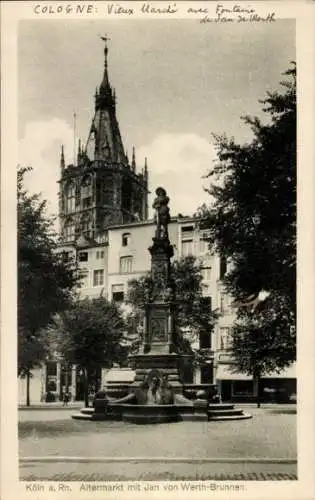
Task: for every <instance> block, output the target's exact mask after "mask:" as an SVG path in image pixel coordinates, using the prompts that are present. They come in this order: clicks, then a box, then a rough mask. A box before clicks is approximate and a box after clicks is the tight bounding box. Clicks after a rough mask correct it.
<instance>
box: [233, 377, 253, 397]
mask: <svg viewBox="0 0 315 500" xmlns="http://www.w3.org/2000/svg"><path fill="white" fill-rule="evenodd" d="M253 394H254V384H253V381H252V380H235V381H234V382H233V396H253Z"/></svg>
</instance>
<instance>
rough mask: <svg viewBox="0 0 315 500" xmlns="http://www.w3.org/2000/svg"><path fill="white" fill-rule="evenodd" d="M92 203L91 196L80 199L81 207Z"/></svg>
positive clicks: (87, 206) (86, 206)
mask: <svg viewBox="0 0 315 500" xmlns="http://www.w3.org/2000/svg"><path fill="white" fill-rule="evenodd" d="M91 205H92V197H91V196H88V197H87V198H83V200H82V207H83V208H89V207H90V206H91Z"/></svg>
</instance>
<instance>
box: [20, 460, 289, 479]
mask: <svg viewBox="0 0 315 500" xmlns="http://www.w3.org/2000/svg"><path fill="white" fill-rule="evenodd" d="M20 479H21V480H25V481H34V480H38V479H41V480H46V481H135V480H136V481H180V480H186V481H189V480H191V481H198V480H217V481H223V480H225V481H226V480H229V481H233V480H234V481H281V480H286V481H288V480H296V479H297V468H296V465H295V464H262V463H255V464H249V463H233V464H232V463H224V464H222V463H220V464H218V463H211V464H206V463H205V464H202V463H198V464H191V463H186V464H185V463H180V464H179V463H167V464H165V463H164V464H163V463H141V464H139V463H119V464H109V463H106V464H100V463H76V464H74V463H66V464H65V463H57V464H51V463H22V464H21V465H20Z"/></svg>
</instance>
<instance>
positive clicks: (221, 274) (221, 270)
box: [220, 257, 227, 280]
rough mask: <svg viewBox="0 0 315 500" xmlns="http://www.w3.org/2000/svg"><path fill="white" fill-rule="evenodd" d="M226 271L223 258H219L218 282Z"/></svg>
mask: <svg viewBox="0 0 315 500" xmlns="http://www.w3.org/2000/svg"><path fill="white" fill-rule="evenodd" d="M226 271H227V263H226V258H225V257H220V280H221V279H223V278H224V275H225V273H226Z"/></svg>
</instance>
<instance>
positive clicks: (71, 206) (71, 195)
mask: <svg viewBox="0 0 315 500" xmlns="http://www.w3.org/2000/svg"><path fill="white" fill-rule="evenodd" d="M66 209H67V213H71V212H74V210H75V186H74V185H73V184H70V185H69V186H68V189H67V198H66Z"/></svg>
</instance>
